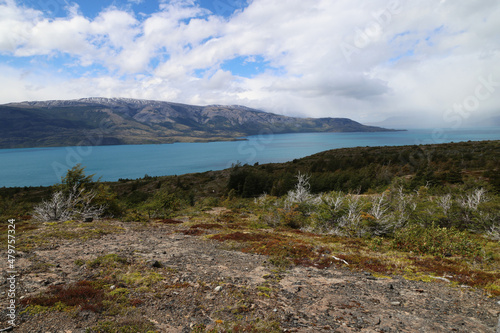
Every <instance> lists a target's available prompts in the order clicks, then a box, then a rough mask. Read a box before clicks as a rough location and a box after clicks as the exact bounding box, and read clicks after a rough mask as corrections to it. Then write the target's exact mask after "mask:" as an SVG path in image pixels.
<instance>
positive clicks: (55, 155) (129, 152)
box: [0, 127, 500, 187]
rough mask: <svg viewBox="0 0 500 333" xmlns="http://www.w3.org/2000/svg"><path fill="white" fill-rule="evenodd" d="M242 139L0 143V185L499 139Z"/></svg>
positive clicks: (466, 135)
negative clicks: (74, 173)
mask: <svg viewBox="0 0 500 333" xmlns="http://www.w3.org/2000/svg"><path fill="white" fill-rule="evenodd" d="M247 139H248V140H246V141H231V142H210V143H174V144H162V145H124V146H77V147H55V148H22V149H0V187H4V186H5V187H15V186H40V185H43V186H47V185H53V184H56V183H59V182H60V180H61V176H63V175H64V174H65V173H66V171H67V170H68V169H70V168H71V167H73V166H74V165H75V164H77V163H81V164H82V165H83V166H85V167H86V169H85V170H86V174H95V175H96V178H97V177H102V178H101V179H102V180H103V181H116V180H118V179H120V178H129V179H136V178H141V177H144V176H145V175H146V174H147V175H149V176H164V175H180V174H186V173H192V172H204V171H208V170H222V169H225V168H229V167H230V166H231V165H232V164H234V163H238V162H240V163H242V164H245V163H248V164H254V163H256V162H258V163H261V164H262V163H272V162H285V161H291V160H293V159H295V158H300V157H304V156H308V155H312V154H315V153H318V152H321V151H325V150H329V149H335V148H347V147H365V146H399V145H415V144H417V145H418V144H432V143H445V142H459V141H469V140H471V141H481V140H500V128H498V127H496V128H476V129H463V128H462V129H419V130H409V131H401V132H377V133H300V134H277V135H273V134H269V135H258V136H251V137H248V138H247Z"/></svg>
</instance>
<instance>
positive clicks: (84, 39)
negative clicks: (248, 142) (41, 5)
mask: <svg viewBox="0 0 500 333" xmlns="http://www.w3.org/2000/svg"><path fill="white" fill-rule="evenodd" d="M129 2H134V3H137V2H141V1H140V0H138V1H137V0H129ZM498 31H500V4H498V3H497V1H495V0H485V1H476V2H470V3H467V4H463V3H460V4H459V3H457V2H452V1H442V2H440V3H438V2H435V1H432V0H424V1H419V2H403V1H397V0H396V1H392V2H386V1H382V0H377V1H370V2H366V1H360V0H356V1H349V2H338V1H330V0H314V1H299V0H289V1H280V0H254V1H252V2H251V3H250V4H249V5H248V7H247V8H245V9H244V10H242V11H239V12H238V11H237V12H235V13H234V14H233V15H232V16H231V17H229V18H224V17H219V16H217V15H216V14H212V13H210V12H209V11H207V10H205V9H203V8H200V7H198V6H197V5H196V4H195V3H194V1H189V0H184V1H183V0H176V1H162V2H160V4H159V9H158V11H157V12H156V13H153V14H151V15H147V16H145V17H142V16H141V15H137V14H135V13H134V12H132V11H124V10H120V9H117V8H115V7H110V8H107V9H105V10H104V11H102V12H101V13H100V14H99V15H98V16H97V17H96V18H94V19H88V18H86V17H84V16H82V15H81V14H79V11H78V8H77V7H72V8H70V10H69V13H68V16H67V17H66V18H58V19H51V18H48V17H45V16H44V14H43V13H41V12H39V11H36V10H33V9H29V8H24V7H19V6H17V5H16V4H15V3H14V2H13V1H10V0H9V1H6V0H4V1H0V54H2V55H3V57H4V60H5V61H4V66H3V67H4V70H5V71H4V72H3V73H2V74H0V88H2V91H1V92H0V101H2V102H10V101H14V100H27V99H53V98H73V97H86V96H98V95H101V96H125V97H137V98H150V99H162V100H170V101H176V102H186V103H196V104H212V103H216V104H225V103H230V104H244V105H248V106H253V107H259V108H263V109H265V110H268V111H273V112H277V113H285V114H294V115H297V114H300V115H309V116H338V117H341V116H347V117H351V118H353V119H356V120H361V121H379V120H383V119H384V118H386V117H391V116H394V115H415V114H417V115H418V116H419V117H420V118H421V119H424V120H426V121H433V122H436V121H441V122H443V124H444V125H446V121H445V120H443V114H444V113H445V112H446V111H445V110H447V108H449V107H450V106H452V105H453V104H454V103H462V102H463V101H464V100H466V99H467V97H468V96H470V95H471V94H474V91H475V89H476V87H477V85H478V84H479V83H478V82H480V81H479V80H480V78H481V77H483V78H486V77H488V75H492V78H493V80H494V81H495V82H500V68H499V67H498V63H499V60H500V59H499V58H500V52H499V50H500V40H499V39H498V38H497V35H498ZM237 57H241V59H242V60H241V61H242V62H245V63H244V64H242V65H248V63H249V62H252V61H256V59H258V61H259V66H261V67H263V71H261V72H258V73H256V74H254V75H253V76H250V77H240V76H238V75H236V74H235V73H231V68H230V67H227V66H224V68H223V64H225V63H226V64H227V61H228V60H231V59H235V58H237ZM16 59H33V60H34V61H35V63H36V64H37V65H36V66H39V64H40V63H41V62H44V61H45V62H46V63H47V66H48V67H47V70H45V72H44V70H43V69H41V68H34V66H35V65H32V66H33V68H19V67H17V66H19V65H16ZM245 59H246V60H245ZM260 64H265V65H260ZM22 66H28V65H26V63H24V64H23V65H22ZM54 69H57V71H54ZM23 70H24V71H26V70H32V71H33V72H36V73H38V74H37V75H24V76H22V75H21V74H20V73H21V72H23ZM70 70H73V71H76V72H77V73H78V72H85V73H86V74H85V75H83V76H82V77H81V78H78V77H76V78H75V77H74V75H73V74H70ZM42 73H44V74H45V75H44V74H42ZM16 75H17V76H16ZM20 87H32V88H33V87H43V88H41V89H32V90H24V91H23V89H21V88H20ZM494 89H495V91H494V92H493V93H491V94H490V96H489V97H488V98H487V99H484V100H481V101H480V103H479V105H478V106H477V108H476V109H475V110H474V112H472V113H470V114H469V116H468V117H467V119H465V120H470V119H472V118H473V117H475V116H478V115H483V114H487V113H489V114H498V109H497V105H499V102H500V86H499V87H496V86H495V87H494ZM14 90H15V91H14ZM444 118H446V117H444Z"/></svg>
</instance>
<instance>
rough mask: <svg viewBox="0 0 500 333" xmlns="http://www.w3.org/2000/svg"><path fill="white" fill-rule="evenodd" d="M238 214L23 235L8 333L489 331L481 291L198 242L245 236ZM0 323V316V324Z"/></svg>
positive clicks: (490, 311) (292, 235)
mask: <svg viewBox="0 0 500 333" xmlns="http://www.w3.org/2000/svg"><path fill="white" fill-rule="evenodd" d="M243 215H245V214H237V213H236V212H234V211H231V210H228V209H225V208H212V209H211V210H209V211H206V212H205V213H203V214H202V215H200V216H198V217H196V218H193V219H189V218H185V219H184V218H182V220H185V221H184V222H183V221H182V220H181V221H179V220H171V219H167V220H157V221H156V222H154V223H148V224H144V223H133V222H127V223H123V222H118V221H110V220H108V221H102V222H91V223H83V224H82V223H79V222H73V221H68V222H66V223H62V224H57V225H55V224H50V223H49V224H43V225H42V224H40V225H38V226H37V229H36V230H31V231H30V230H26V231H25V232H24V233H23V239H24V240H25V241H23V244H22V245H21V246H22V247H23V248H24V250H23V252H19V253H18V261H17V266H18V270H19V271H20V273H21V274H22V276H23V278H22V279H21V280H20V281H19V285H18V290H22V291H23V293H22V294H23V296H22V297H21V300H20V301H21V304H22V306H21V307H22V309H23V311H22V312H21V314H20V316H19V319H20V325H19V326H18V327H17V328H16V332H35V331H36V332H49V331H50V332H72V333H80V332H81V333H83V332H86V333H90V332H304V333H305V332H492V331H493V330H494V327H495V326H496V323H497V318H498V315H499V313H500V304H497V303H496V302H495V301H494V300H493V299H489V298H487V297H485V295H484V293H483V292H482V291H480V290H476V289H472V288H466V287H465V286H459V287H454V288H453V287H450V286H449V285H448V283H446V282H444V281H441V280H434V282H422V281H413V280H411V279H405V278H403V277H401V276H392V277H389V276H383V275H381V274H372V273H367V272H363V271H356V270H350V269H349V267H348V266H346V264H345V263H344V262H342V261H337V260H335V263H334V264H333V265H332V266H330V267H325V268H323V267H304V266H303V265H297V266H293V267H286V268H283V267H282V268H280V263H279V262H277V258H276V257H268V256H266V255H258V254H255V253H249V252H248V251H245V249H244V246H243V245H242V244H241V243H238V242H223V243H221V242H217V241H214V240H210V239H209V238H212V239H219V240H220V239H222V238H223V237H224V234H225V233H227V232H229V235H234V234H241V235H245V234H246V235H248V236H251V235H252V233H251V229H248V226H249V225H248V224H246V222H245V220H248V217H244V216H243ZM235 230H239V231H236V232H235ZM19 232H20V231H19ZM259 232H260V233H261V234H262V235H265V234H266V233H267V231H265V230H261V231H259ZM227 235H228V234H226V236H227ZM262 235H261V236H262ZM273 235H274V237H286V238H287V239H289V242H290V244H292V242H295V244H296V248H297V251H299V250H300V248H301V246H303V244H305V243H302V245H301V239H305V237H314V236H312V235H308V234H307V233H301V232H298V231H297V232H291V231H290V230H288V231H286V230H275V231H274V233H273ZM269 237H272V235H271V233H270V234H269ZM249 239H250V238H248V239H247V240H249ZM240 250H243V252H241V251H240ZM323 256H324V257H325V258H327V257H330V256H331V255H330V254H329V253H327V252H325V253H324V254H323ZM273 258H274V259H273ZM4 264H5V261H2V266H4ZM351 264H352V263H351ZM2 271H5V267H2ZM4 300H5V298H3V299H2V302H3V301H4ZM2 306H6V304H2ZM6 324H7V321H6V319H5V316H4V315H2V318H1V324H0V325H2V328H3V327H4V326H5V325H6ZM34 328H36V330H34Z"/></svg>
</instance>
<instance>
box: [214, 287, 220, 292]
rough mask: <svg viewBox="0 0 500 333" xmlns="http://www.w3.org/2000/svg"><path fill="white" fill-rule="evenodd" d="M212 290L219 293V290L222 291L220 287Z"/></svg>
mask: <svg viewBox="0 0 500 333" xmlns="http://www.w3.org/2000/svg"><path fill="white" fill-rule="evenodd" d="M214 290H215V291H216V292H219V291H221V290H222V286H217V287H215V289H214Z"/></svg>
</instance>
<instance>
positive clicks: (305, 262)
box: [212, 232, 335, 269]
mask: <svg viewBox="0 0 500 333" xmlns="http://www.w3.org/2000/svg"><path fill="white" fill-rule="evenodd" d="M212 238H213V239H216V240H218V241H221V242H222V241H228V240H232V241H240V242H248V243H250V244H248V246H246V247H244V248H243V249H242V251H243V252H248V253H256V254H262V255H268V256H274V257H281V258H284V259H287V260H291V261H292V262H293V263H294V264H295V265H300V266H306V267H316V268H319V269H323V268H327V267H330V266H331V265H332V264H333V263H334V262H335V261H334V259H333V258H332V257H331V256H329V253H330V251H329V249H327V248H326V247H320V248H318V249H317V248H315V247H314V246H312V245H309V244H307V243H306V242H304V241H302V240H300V239H295V238H293V237H289V236H284V235H279V234H271V233H255V234H252V233H243V232H233V233H230V234H225V235H224V234H218V235H214V236H212Z"/></svg>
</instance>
